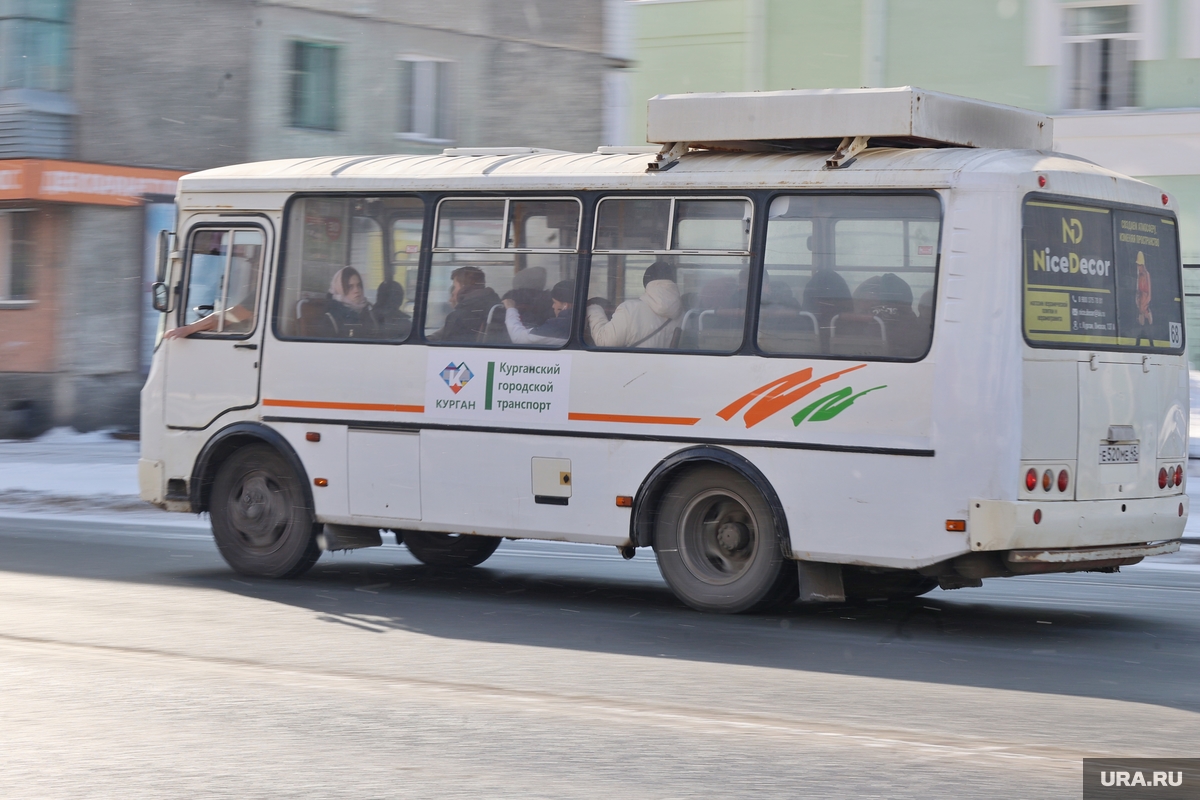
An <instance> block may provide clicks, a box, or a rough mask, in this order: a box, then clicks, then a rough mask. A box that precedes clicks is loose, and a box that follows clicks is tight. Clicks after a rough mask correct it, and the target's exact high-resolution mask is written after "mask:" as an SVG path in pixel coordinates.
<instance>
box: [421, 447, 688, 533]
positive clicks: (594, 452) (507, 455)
mask: <svg viewBox="0 0 1200 800" xmlns="http://www.w3.org/2000/svg"><path fill="white" fill-rule="evenodd" d="M672 449H674V448H671V447H670V446H669V445H667V444H665V443H660V442H621V441H617V440H611V439H582V438H569V437H561V438H560V437H554V436H531V435H524V434H501V433H481V432H476V431H469V430H424V431H422V432H421V468H422V473H423V475H424V476H426V478H425V480H423V481H422V484H421V506H422V509H423V512H424V520H423V522H424V523H425V524H423V525H422V527H423V528H428V529H434V530H451V531H458V532H462V533H472V532H478V533H485V534H490V535H509V536H531V537H534V538H542V539H558V540H564V541H584V542H595V543H597V544H613V545H622V544H626V543H628V541H629V514H630V512H629V509H627V508H619V507H617V505H616V496H617V495H619V494H622V495H633V494H635V493H636V492H637V489H638V485H639V484H640V482H641V480H642V478H643V477H644V476H645V475H646V474H647V473H648V472H649V471H650V470H651V469H653V468H654V465H655V464H657V463H658V461H659V460H660V459H662V458H663V457H665V456H666V455H667V454H668V453H669V452H670V451H671V450H672ZM535 458H546V459H562V460H566V461H568V462H569V471H570V492H571V494H570V497H569V498H566V499H567V504H566V505H558V504H555V503H554V502H546V501H545V498H543V502H538V501H537V499H535V494H534V491H535V489H534V475H533V460H534V459H535Z"/></svg>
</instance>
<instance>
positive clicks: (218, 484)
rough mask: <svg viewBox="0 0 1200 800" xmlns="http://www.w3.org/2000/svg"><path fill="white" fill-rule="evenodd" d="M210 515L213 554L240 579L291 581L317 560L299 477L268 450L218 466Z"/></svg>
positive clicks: (251, 450) (247, 450)
mask: <svg viewBox="0 0 1200 800" xmlns="http://www.w3.org/2000/svg"><path fill="white" fill-rule="evenodd" d="M209 515H210V517H211V519H212V530H213V538H214V539H215V540H216V543H217V549H218V550H219V551H220V552H221V556H222V557H223V558H224V559H225V561H226V562H228V564H229V566H231V567H233V568H234V569H235V570H236V571H238V572H240V573H242V574H243V575H254V576H258V577H264V578H294V577H296V576H298V575H301V574H303V573H305V572H307V571H308V569H309V568H310V567H311V566H312V565H313V564H315V563H316V562H317V559H318V558H320V557H321V550H320V548H318V547H317V536H316V534H317V528H318V527H319V526H317V525H316V523H315V520H314V519H313V512H312V509H310V508H309V507H308V505H307V503H306V502H305V499H304V492H303V489H302V486H301V482H300V478H299V477H298V476H297V475H296V474H295V472H294V471H293V470H292V467H291V465H290V464H288V462H287V460H286V459H284V457H283V456H281V455H280V454H279V453H278V451H276V450H275V449H274V448H272V447H270V446H269V445H265V444H255V445H249V446H247V447H243V448H242V449H240V450H238V451H237V452H235V453H234V454H233V455H231V456H230V457H229V458H228V459H227V460H226V461H225V462H224V463H223V464H221V466H220V468H219V469H218V470H217V475H216V479H215V480H214V481H213V488H212V502H211V503H210V504H209Z"/></svg>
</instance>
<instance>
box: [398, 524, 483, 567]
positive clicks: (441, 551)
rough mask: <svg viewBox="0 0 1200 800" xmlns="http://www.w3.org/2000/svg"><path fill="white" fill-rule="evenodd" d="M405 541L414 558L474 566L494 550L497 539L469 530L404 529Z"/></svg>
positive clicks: (441, 564)
mask: <svg viewBox="0 0 1200 800" xmlns="http://www.w3.org/2000/svg"><path fill="white" fill-rule="evenodd" d="M404 544H405V545H407V546H408V551H409V552H410V553H412V554H413V557H414V558H416V559H417V560H418V561H420V562H421V563H422V564H428V565H429V566H431V567H477V566H479V565H480V564H482V563H483V562H484V561H487V560H488V556H490V555H491V554H492V553H494V552H496V548H497V547H499V546H500V539H498V538H497V537H495V536H473V535H471V534H469V533H431V532H430V531H405V532H404Z"/></svg>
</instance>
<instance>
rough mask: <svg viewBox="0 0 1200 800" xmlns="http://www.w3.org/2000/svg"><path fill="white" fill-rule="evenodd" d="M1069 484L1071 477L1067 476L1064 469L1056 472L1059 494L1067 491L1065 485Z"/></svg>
mask: <svg viewBox="0 0 1200 800" xmlns="http://www.w3.org/2000/svg"><path fill="white" fill-rule="evenodd" d="M1070 482H1071V476H1070V475H1068V474H1067V471H1066V470H1065V469H1062V470H1059V471H1058V490H1059V491H1060V492H1065V491H1066V490H1067V484H1069V483H1070Z"/></svg>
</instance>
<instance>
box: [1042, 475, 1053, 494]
mask: <svg viewBox="0 0 1200 800" xmlns="http://www.w3.org/2000/svg"><path fill="white" fill-rule="evenodd" d="M1053 485H1054V473H1053V472H1051V471H1050V470H1046V471H1045V472H1043V473H1042V491H1043V492H1048V491H1050V487H1051V486H1053Z"/></svg>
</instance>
